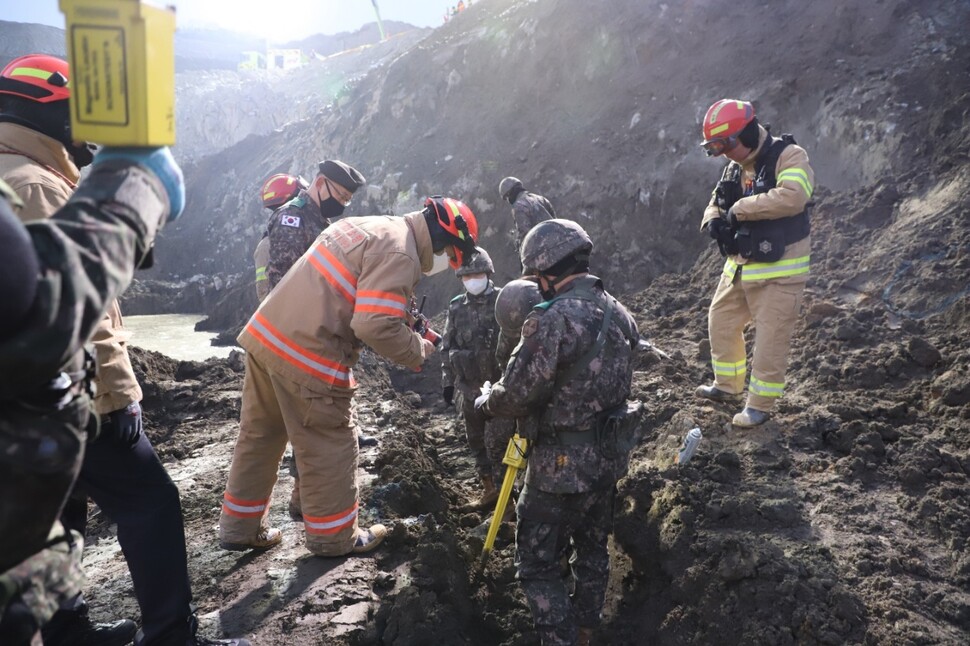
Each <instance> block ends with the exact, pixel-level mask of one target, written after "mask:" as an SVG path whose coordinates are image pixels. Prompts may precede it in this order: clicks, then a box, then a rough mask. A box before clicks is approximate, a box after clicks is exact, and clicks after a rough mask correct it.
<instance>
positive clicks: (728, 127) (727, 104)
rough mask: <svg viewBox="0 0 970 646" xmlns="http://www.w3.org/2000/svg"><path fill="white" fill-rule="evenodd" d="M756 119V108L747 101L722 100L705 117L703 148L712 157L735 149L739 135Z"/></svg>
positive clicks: (708, 110) (709, 109)
mask: <svg viewBox="0 0 970 646" xmlns="http://www.w3.org/2000/svg"><path fill="white" fill-rule="evenodd" d="M753 119H754V106H752V105H751V104H750V103H748V102H747V101H739V100H737V99H721V100H720V101H718V102H716V103H715V104H714V105H712V106H711V107H710V108H708V109H707V114H705V115H704V123H703V126H702V133H703V135H704V141H703V142H701V146H702V147H703V148H704V150H705V151H706V152H707V154H708V155H709V156H711V157H716V156H717V155H720V154H721V153H723V152H725V151H727V150H729V149H731V148H733V147H734V144H735V143H736V142H737V140H738V135H739V134H741V131H742V130H744V127H745V126H746V125H748V124H749V123H751V121H752V120H753Z"/></svg>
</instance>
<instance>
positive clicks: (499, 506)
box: [480, 433, 529, 569]
mask: <svg viewBox="0 0 970 646" xmlns="http://www.w3.org/2000/svg"><path fill="white" fill-rule="evenodd" d="M528 448H529V441H528V440H527V439H525V438H524V437H519V435H518V433H516V434H515V435H513V436H512V437H511V439H509V445H508V447H507V448H506V449H505V457H503V458H502V464H507V465H508V466H509V468H508V469H506V470H505V479H504V480H503V481H502V490H501V491H499V494H498V500H496V501H495V513H494V514H493V515H492V522H491V524H490V525H489V526H488V534H486V536H485V547H483V548H482V557H481V561H480V566H481V568H482V569H484V568H485V563H486V562H487V561H488V555H489V554H491V552H492V548H493V547H494V546H495V537H496V536H497V535H498V528H499V527H501V526H502V516H504V515H505V508H506V507H507V506H508V504H509V497H510V496H511V495H512V486H513V485H514V484H515V476H516V475H517V474H518V472H519V469H524V468H525V465H526V462H527V460H526V457H525V456H526V450H527V449H528Z"/></svg>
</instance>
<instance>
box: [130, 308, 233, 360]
mask: <svg viewBox="0 0 970 646" xmlns="http://www.w3.org/2000/svg"><path fill="white" fill-rule="evenodd" d="M204 318H205V316H203V315H201V314H149V315H144V316H126V317H125V319H124V320H125V327H126V328H128V330H129V331H130V332H131V333H132V335H131V340H130V341H129V343H131V345H134V346H138V347H139V348H143V349H145V350H153V351H155V352H161V353H162V354H164V355H165V356H168V357H171V358H173V359H177V360H179V361H204V360H205V359H208V358H210V357H220V358H225V357H228V356H229V353H230V352H231V351H232V350H233V348H232V347H226V346H214V345H210V341H211V340H212V339H214V338H215V337H216V334H214V333H212V332H196V331H195V324H196V323H198V322H199V321H201V320H202V319H204Z"/></svg>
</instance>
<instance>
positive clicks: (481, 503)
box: [461, 475, 499, 511]
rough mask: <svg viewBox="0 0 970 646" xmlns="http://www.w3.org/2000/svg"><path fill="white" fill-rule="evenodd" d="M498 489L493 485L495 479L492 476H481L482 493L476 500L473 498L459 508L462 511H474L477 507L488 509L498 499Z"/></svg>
mask: <svg viewBox="0 0 970 646" xmlns="http://www.w3.org/2000/svg"><path fill="white" fill-rule="evenodd" d="M498 494H499V491H498V489H497V488H496V487H495V480H493V479H492V476H488V475H486V476H482V495H481V496H480V497H479V498H478V500H473V501H472V502H470V503H468V504H467V505H465V506H463V507H462V508H461V510H462V511H475V510H478V509H488V508H489V507H494V506H495V501H496V500H498Z"/></svg>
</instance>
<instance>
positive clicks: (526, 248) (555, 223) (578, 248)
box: [519, 218, 593, 273]
mask: <svg viewBox="0 0 970 646" xmlns="http://www.w3.org/2000/svg"><path fill="white" fill-rule="evenodd" d="M592 251H593V241H592V240H591V239H590V237H589V235H588V234H587V233H586V231H585V230H584V229H583V227H581V226H579V225H578V224H576V223H575V222H573V221H572V220H562V219H558V218H556V219H553V220H545V221H544V222H540V223H539V224H537V225H535V226H534V227H532V228H531V229H530V230H529V232H528V233H527V234H525V238H524V239H523V240H522V247H521V249H520V250H519V259H520V260H521V262H522V267H523V268H524V269H525V270H526V271H531V272H535V271H537V272H540V273H542V272H545V271H546V270H548V269H549V268H551V267H553V266H555V265H556V264H557V263H559V262H560V261H562V260H565V259H566V258H569V257H571V256H575V257H576V259H577V260H588V259H589V254H590V252H592ZM583 256H585V258H584V257H583Z"/></svg>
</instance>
